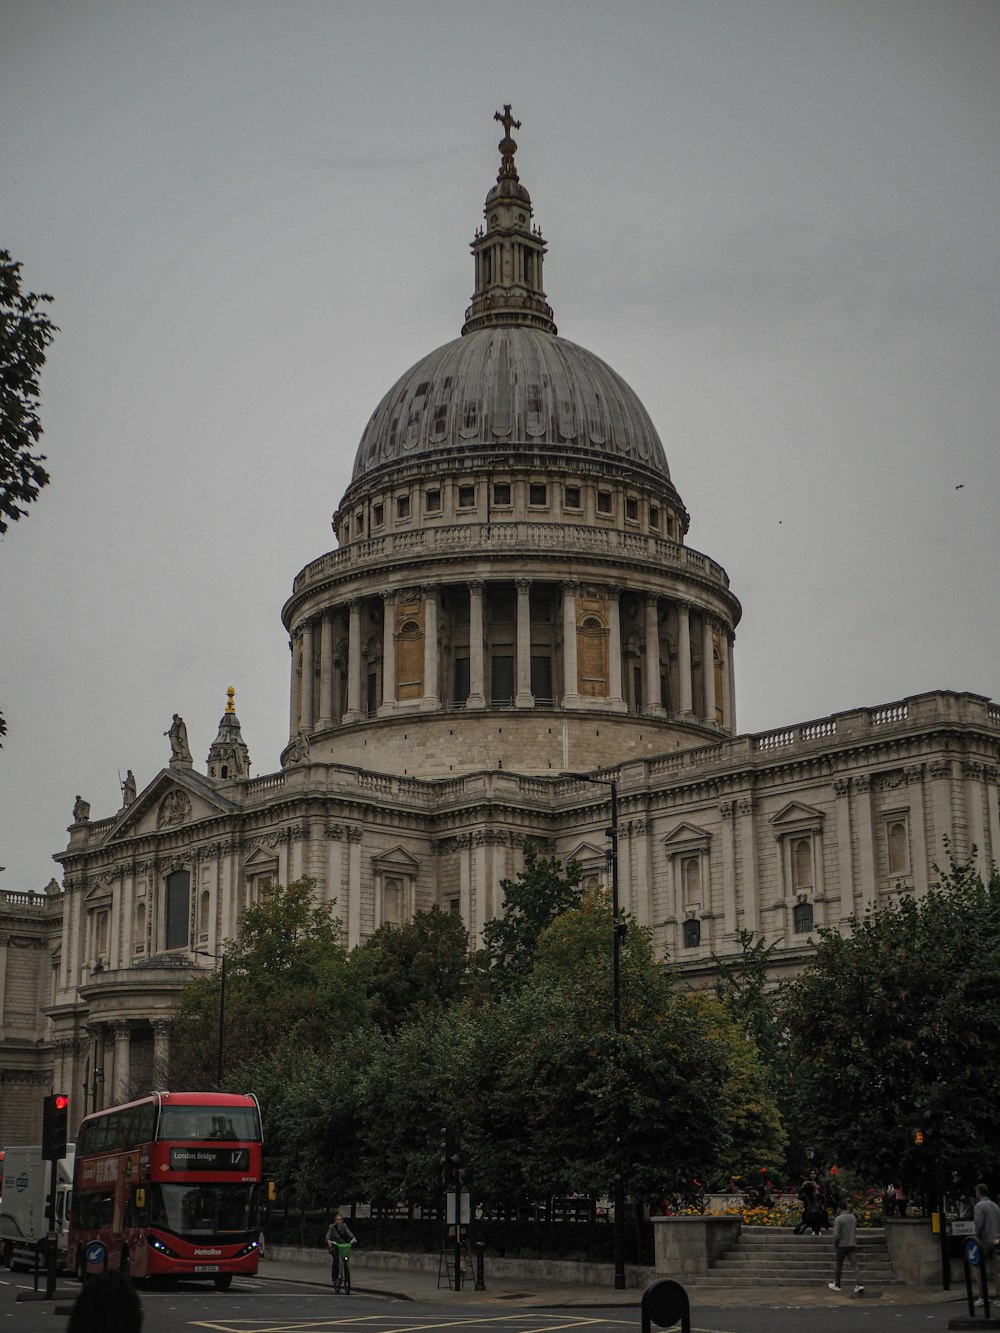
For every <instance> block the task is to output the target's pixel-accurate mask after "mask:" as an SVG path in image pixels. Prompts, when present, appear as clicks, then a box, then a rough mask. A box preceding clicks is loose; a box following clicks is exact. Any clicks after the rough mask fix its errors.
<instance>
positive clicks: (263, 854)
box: [243, 847, 278, 870]
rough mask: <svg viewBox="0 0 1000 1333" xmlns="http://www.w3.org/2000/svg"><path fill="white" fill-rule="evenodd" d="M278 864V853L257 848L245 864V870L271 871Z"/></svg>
mask: <svg viewBox="0 0 1000 1333" xmlns="http://www.w3.org/2000/svg"><path fill="white" fill-rule="evenodd" d="M277 864H278V854H277V852H273V851H269V850H267V849H266V848H264V847H256V848H254V850H253V851H252V852H251V853H250V855H249V856H248V857H247V859H246V860H245V861H244V862H243V867H244V869H245V870H271V869H272V868H273V867H275V866H277Z"/></svg>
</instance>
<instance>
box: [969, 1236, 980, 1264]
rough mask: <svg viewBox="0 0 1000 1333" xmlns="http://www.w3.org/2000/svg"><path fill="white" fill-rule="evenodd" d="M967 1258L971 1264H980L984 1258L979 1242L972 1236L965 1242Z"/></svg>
mask: <svg viewBox="0 0 1000 1333" xmlns="http://www.w3.org/2000/svg"><path fill="white" fill-rule="evenodd" d="M965 1257H966V1260H967V1261H968V1262H969V1263H970V1264H978V1263H979V1261H980V1259H981V1258H982V1257H983V1252H982V1250H981V1249H980V1248H979V1241H978V1240H976V1239H975V1237H974V1236H970V1237H969V1239H968V1240H967V1241H966V1242H965Z"/></svg>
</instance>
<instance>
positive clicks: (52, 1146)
mask: <svg viewBox="0 0 1000 1333" xmlns="http://www.w3.org/2000/svg"><path fill="white" fill-rule="evenodd" d="M68 1122H69V1097H68V1096H67V1095H66V1093H65V1092H52V1093H50V1094H49V1095H48V1096H47V1097H45V1098H44V1099H43V1101H42V1159H43V1161H46V1162H58V1161H59V1159H60V1158H62V1157H65V1156H66V1131H67V1129H68Z"/></svg>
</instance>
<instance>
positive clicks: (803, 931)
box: [792, 903, 813, 935]
mask: <svg viewBox="0 0 1000 1333" xmlns="http://www.w3.org/2000/svg"><path fill="white" fill-rule="evenodd" d="M792 926H793V929H794V931H795V933H796V935H808V934H809V932H810V931H811V930H812V928H813V909H812V903H796V904H795V908H794V910H793V912H792Z"/></svg>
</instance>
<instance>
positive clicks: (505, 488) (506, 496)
mask: <svg viewBox="0 0 1000 1333" xmlns="http://www.w3.org/2000/svg"><path fill="white" fill-rule="evenodd" d="M493 503H494V504H495V505H509V504H510V482H509V481H498V482H496V483H495V485H494V487H493Z"/></svg>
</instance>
